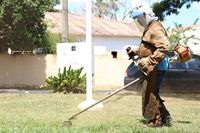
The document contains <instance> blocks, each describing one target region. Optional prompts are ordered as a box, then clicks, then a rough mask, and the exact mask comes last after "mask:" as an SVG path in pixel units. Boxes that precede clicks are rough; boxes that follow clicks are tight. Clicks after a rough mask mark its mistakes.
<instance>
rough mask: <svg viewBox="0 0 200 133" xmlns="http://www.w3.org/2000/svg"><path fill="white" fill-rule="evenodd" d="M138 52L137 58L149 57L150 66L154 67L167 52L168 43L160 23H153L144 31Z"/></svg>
mask: <svg viewBox="0 0 200 133" xmlns="http://www.w3.org/2000/svg"><path fill="white" fill-rule="evenodd" d="M138 50H139V51H138V55H139V57H140V58H143V57H147V56H149V57H150V62H151V64H155V65H156V64H158V63H159V62H160V61H162V59H163V57H164V56H165V55H166V54H167V52H168V51H169V41H168V35H167V32H166V30H165V29H164V28H163V26H162V24H161V23H160V22H158V21H155V22H153V23H152V24H150V26H149V27H148V28H147V29H146V30H145V31H144V33H143V37H142V42H141V44H140V46H139V49H138Z"/></svg>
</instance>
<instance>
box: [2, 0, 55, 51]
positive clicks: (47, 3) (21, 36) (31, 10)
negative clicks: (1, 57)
mask: <svg viewBox="0 0 200 133" xmlns="http://www.w3.org/2000/svg"><path fill="white" fill-rule="evenodd" d="M53 1H54V0H34V1H31V0H20V1H19V0H1V1H0V3H1V4H0V9H1V10H0V29H1V32H0V44H1V48H0V51H2V52H3V51H7V50H8V48H11V49H12V50H33V49H36V48H41V47H44V46H45V45H46V43H45V39H44V38H45V35H46V29H47V25H46V24H45V22H44V21H43V19H44V12H46V11H48V10H49V9H50V8H51V6H52V4H53Z"/></svg>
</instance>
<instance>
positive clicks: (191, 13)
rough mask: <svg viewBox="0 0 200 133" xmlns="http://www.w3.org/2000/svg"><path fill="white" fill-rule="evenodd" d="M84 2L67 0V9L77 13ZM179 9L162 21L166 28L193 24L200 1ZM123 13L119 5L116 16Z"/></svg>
mask: <svg viewBox="0 0 200 133" xmlns="http://www.w3.org/2000/svg"><path fill="white" fill-rule="evenodd" d="M61 1H62V0H61ZM105 1H106V0H105ZM121 1H126V2H132V1H137V2H138V1H140V0H121ZM153 1H154V0H143V2H145V3H146V4H148V5H151V3H152V2H153ZM158 1H159V0H158ZM85 2H86V0H68V11H70V12H73V13H79V12H80V7H85V5H86V3H85ZM127 5H128V4H127ZM129 5H130V4H129ZM56 8H57V9H62V5H58V6H57V7H56ZM179 11H180V13H179V14H178V15H174V14H173V15H170V16H167V17H166V18H165V21H164V22H162V23H163V25H164V26H165V27H166V28H167V27H174V26H175V23H177V24H182V25H183V26H189V25H193V23H194V22H195V20H196V19H197V18H200V2H199V3H197V2H194V3H193V4H192V5H191V7H190V8H189V9H187V8H186V6H185V5H184V6H183V7H182V8H181V9H180V10H179ZM123 13H124V8H122V7H120V11H119V12H118V18H122V16H123ZM128 21H129V22H132V20H131V19H129V20H128ZM197 24H200V20H198V21H197Z"/></svg>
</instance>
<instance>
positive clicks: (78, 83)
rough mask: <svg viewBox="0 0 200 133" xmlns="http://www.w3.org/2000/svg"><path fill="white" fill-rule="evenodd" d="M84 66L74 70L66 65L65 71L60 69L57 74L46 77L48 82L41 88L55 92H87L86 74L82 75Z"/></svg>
mask: <svg viewBox="0 0 200 133" xmlns="http://www.w3.org/2000/svg"><path fill="white" fill-rule="evenodd" d="M82 70H83V67H81V68H79V69H76V70H73V69H72V68H71V66H69V68H68V70H66V67H64V70H63V72H62V73H61V72H60V68H59V70H58V75H57V76H50V77H48V78H46V79H45V81H46V83H47V84H43V85H41V86H40V88H46V89H49V90H53V92H54V93H55V92H63V93H64V94H66V93H70V92H72V93H85V92H86V74H84V75H83V76H81V73H82Z"/></svg>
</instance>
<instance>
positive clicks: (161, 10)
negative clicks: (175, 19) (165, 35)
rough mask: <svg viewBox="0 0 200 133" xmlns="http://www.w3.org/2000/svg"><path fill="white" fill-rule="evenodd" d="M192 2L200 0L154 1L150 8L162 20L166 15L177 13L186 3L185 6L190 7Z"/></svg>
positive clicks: (199, 0)
mask: <svg viewBox="0 0 200 133" xmlns="http://www.w3.org/2000/svg"><path fill="white" fill-rule="evenodd" d="M193 2H200V0H162V1H160V2H156V3H154V4H153V5H152V9H153V12H154V13H155V14H156V16H157V17H158V18H159V20H160V21H164V20H165V17H166V16H167V15H168V16H169V15H171V14H176V15H178V14H179V11H178V10H179V9H181V8H182V6H183V5H186V8H190V7H191V4H192V3H193Z"/></svg>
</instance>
